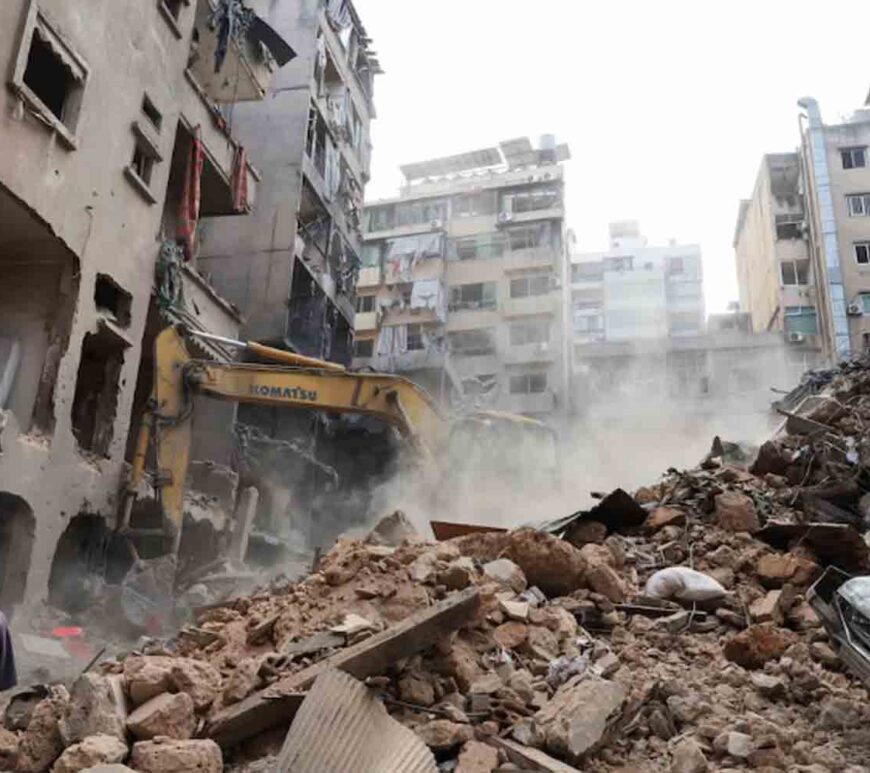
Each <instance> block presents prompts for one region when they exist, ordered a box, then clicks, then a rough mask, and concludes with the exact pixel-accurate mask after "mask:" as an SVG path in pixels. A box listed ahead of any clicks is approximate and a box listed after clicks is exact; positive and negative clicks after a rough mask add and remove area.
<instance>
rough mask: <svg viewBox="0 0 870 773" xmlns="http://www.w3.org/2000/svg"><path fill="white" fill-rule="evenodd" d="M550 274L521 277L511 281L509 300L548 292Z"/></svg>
mask: <svg viewBox="0 0 870 773" xmlns="http://www.w3.org/2000/svg"><path fill="white" fill-rule="evenodd" d="M550 279H551V276H550V274H537V275H535V276H521V277H517V278H516V279H511V298H528V297H529V296H533V295H546V294H547V293H549V292H550Z"/></svg>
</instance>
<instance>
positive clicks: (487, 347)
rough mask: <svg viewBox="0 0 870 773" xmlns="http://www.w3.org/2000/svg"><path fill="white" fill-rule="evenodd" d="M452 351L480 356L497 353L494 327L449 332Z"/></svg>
mask: <svg viewBox="0 0 870 773" xmlns="http://www.w3.org/2000/svg"><path fill="white" fill-rule="evenodd" d="M448 341H449V344H450V351H451V352H453V353H454V354H464V355H467V356H479V355H482V354H493V353H495V333H494V332H493V329H492V328H479V329H477V330H457V331H456V332H453V333H448Z"/></svg>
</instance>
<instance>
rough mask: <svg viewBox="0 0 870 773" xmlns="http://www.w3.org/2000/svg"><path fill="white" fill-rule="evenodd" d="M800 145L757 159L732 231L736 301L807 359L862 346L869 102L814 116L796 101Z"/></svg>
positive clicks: (867, 336)
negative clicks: (837, 120)
mask: <svg viewBox="0 0 870 773" xmlns="http://www.w3.org/2000/svg"><path fill="white" fill-rule="evenodd" d="M799 105H800V107H801V108H802V109H803V112H802V113H801V121H802V124H801V125H802V127H803V133H802V137H801V146H800V148H799V150H798V151H797V152H795V153H777V154H771V155H767V156H765V157H764V158H763V159H762V164H761V168H760V170H759V173H758V176H757V178H756V182H755V187H754V189H753V193H752V197H751V198H750V199H746V200H744V201H742V202H741V203H740V209H739V213H738V218H737V226H736V229H735V236H734V249H735V255H736V259H737V273H738V283H739V287H740V302H741V308H742V309H743V310H744V311H746V312H748V313H749V314H750V316H751V318H752V328H753V330H755V331H774V332H778V333H780V334H781V335H782V336H783V337H784V339H785V341H786V342H787V343H788V344H789V346H790V348H791V349H792V353H793V357H795V358H796V359H802V360H803V362H804V363H805V364H806V365H807V366H810V365H813V364H815V362H817V361H818V360H820V359H822V360H828V361H831V360H835V359H838V358H843V357H849V356H853V355H856V354H860V353H862V352H865V351H867V350H868V348H870V169H868V158H867V149H868V146H870V110H858V111H856V112H855V113H854V115H853V116H852V117H851V118H850V120H848V121H847V122H845V123H841V124H835V125H828V124H825V123H824V122H823V121H822V118H821V113H820V111H819V106H818V104H817V103H816V101H815V100H814V99H811V98H807V99H803V100H801V101H800V103H799Z"/></svg>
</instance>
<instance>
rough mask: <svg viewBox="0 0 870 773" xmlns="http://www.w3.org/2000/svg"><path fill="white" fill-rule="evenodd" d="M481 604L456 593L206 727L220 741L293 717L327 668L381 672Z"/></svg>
mask: <svg viewBox="0 0 870 773" xmlns="http://www.w3.org/2000/svg"><path fill="white" fill-rule="evenodd" d="M479 605H480V593H479V592H478V590H477V589H476V588H469V589H467V590H464V591H460V592H458V593H455V594H453V595H452V596H449V597H448V598H446V599H444V600H443V601H439V602H438V603H437V604H434V605H433V606H431V607H429V608H428V609H425V610H422V611H420V612H418V613H416V614H414V615H412V616H411V617H409V618H407V619H406V620H404V621H403V622H401V623H398V624H396V625H395V626H392V627H391V628H388V629H387V630H385V631H383V632H381V633H379V634H375V635H374V636H372V637H370V638H368V639H365V640H364V641H361V642H359V643H358V644H356V645H354V646H352V647H348V648H347V649H344V650H341V651H340V652H338V653H336V654H335V655H332V656H331V657H329V658H327V659H326V660H324V661H321V662H319V663H317V664H316V665H314V666H310V667H309V668H307V669H305V670H303V671H301V672H299V673H298V674H295V675H294V676H292V677H288V678H287V679H284V680H281V681H278V682H276V683H275V684H273V685H271V686H269V687H267V688H265V690H262V691H261V692H259V693H254V694H253V695H251V696H249V697H248V698H245V700H243V701H241V702H240V703H238V704H236V705H235V706H231V707H229V708H228V709H226V710H224V711H222V712H220V713H218V714H217V715H215V716H214V717H212V719H211V721H210V722H209V724H208V726H207V728H206V732H207V734H208V735H209V737H211V738H214V739H215V740H216V741H218V743H221V744H223V745H229V744H233V743H237V742H239V741H241V740H244V739H245V738H250V737H251V736H253V735H256V734H257V733H260V732H262V731H263V730H267V729H269V728H270V727H273V726H274V725H276V724H278V723H280V722H283V721H286V720H287V719H288V718H291V717H292V716H293V712H294V711H295V709H297V708H298V706H299V704H300V700H299V696H298V693H299V692H300V691H302V690H305V689H307V688H308V687H309V686H311V684H313V683H314V680H315V679H316V678H317V677H318V676H319V675H320V674H321V673H322V672H323V671H325V670H326V669H328V668H337V669H340V670H342V671H345V672H347V673H349V674H351V675H352V676H355V677H357V678H358V679H363V678H365V677H366V676H369V675H371V674H378V673H381V672H383V671H384V670H385V669H386V668H387V667H388V666H390V665H392V664H393V663H394V662H395V661H396V660H398V659H400V658H402V657H408V656H409V655H413V654H414V653H416V652H419V651H420V650H421V649H424V648H426V647H428V646H431V645H432V644H433V643H434V642H435V641H436V640H437V639H438V637H439V636H441V635H443V634H444V633H447V632H449V631H451V630H453V629H455V628H457V627H458V626H460V625H461V624H462V623H463V622H464V621H465V620H467V619H468V618H469V617H471V616H472V615H473V614H474V612H475V611H476V610H477V608H478V606H479ZM294 694H295V695H294Z"/></svg>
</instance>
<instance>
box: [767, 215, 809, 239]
mask: <svg viewBox="0 0 870 773" xmlns="http://www.w3.org/2000/svg"><path fill="white" fill-rule="evenodd" d="M774 220H775V222H776V238H777V239H803V238H804V230H803V229H804V217H803V215H777V216H776V217H775V218H774Z"/></svg>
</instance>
